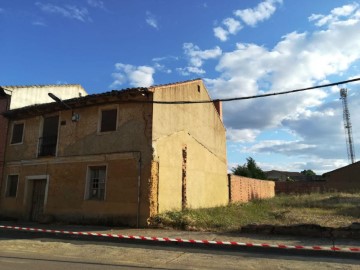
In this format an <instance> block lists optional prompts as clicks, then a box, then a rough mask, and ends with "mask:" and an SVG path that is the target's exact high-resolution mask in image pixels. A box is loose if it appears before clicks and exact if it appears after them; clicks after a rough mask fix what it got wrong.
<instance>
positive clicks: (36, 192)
mask: <svg viewBox="0 0 360 270" xmlns="http://www.w3.org/2000/svg"><path fill="white" fill-rule="evenodd" d="M31 182H32V191H31V193H30V194H31V201H30V221H35V222H36V221H39V219H40V218H41V217H42V216H43V214H44V204H45V193H46V182H47V181H46V179H39V180H32V181H31Z"/></svg>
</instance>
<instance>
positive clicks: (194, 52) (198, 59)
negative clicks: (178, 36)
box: [177, 43, 222, 75]
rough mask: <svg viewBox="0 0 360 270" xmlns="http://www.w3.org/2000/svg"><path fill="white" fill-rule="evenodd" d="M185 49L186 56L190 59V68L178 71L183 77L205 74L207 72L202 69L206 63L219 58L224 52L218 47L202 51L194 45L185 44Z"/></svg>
mask: <svg viewBox="0 0 360 270" xmlns="http://www.w3.org/2000/svg"><path fill="white" fill-rule="evenodd" d="M183 49H184V54H185V56H186V57H187V59H188V62H189V66H188V67H185V68H178V69H177V70H178V71H179V72H180V74H182V75H189V74H190V73H195V74H205V70H204V69H202V68H201V67H202V65H203V63H204V61H205V60H208V59H215V58H218V57H219V56H220V55H221V54H222V51H221V49H220V47H218V46H216V47H215V48H213V49H209V50H203V51H202V50H200V48H199V47H198V46H196V45H194V44H193V43H184V45H183Z"/></svg>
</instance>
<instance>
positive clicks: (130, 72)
mask: <svg viewBox="0 0 360 270" xmlns="http://www.w3.org/2000/svg"><path fill="white" fill-rule="evenodd" d="M115 69H116V72H114V73H113V74H112V77H113V78H114V82H113V83H112V84H111V85H110V87H111V88H116V87H119V86H121V85H123V84H125V83H129V84H130V85H131V86H132V87H148V86H151V85H153V84H154V79H153V75H154V73H155V69H154V68H153V67H149V66H133V65H128V64H122V63H116V64H115Z"/></svg>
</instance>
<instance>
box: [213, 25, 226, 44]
mask: <svg viewBox="0 0 360 270" xmlns="http://www.w3.org/2000/svg"><path fill="white" fill-rule="evenodd" d="M214 35H215V37H217V38H218V39H220V40H221V41H226V40H227V39H228V35H229V32H228V31H226V30H225V29H224V28H222V27H220V26H218V27H215V28H214Z"/></svg>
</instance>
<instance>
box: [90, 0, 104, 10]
mask: <svg viewBox="0 0 360 270" xmlns="http://www.w3.org/2000/svg"><path fill="white" fill-rule="evenodd" d="M87 3H88V5H89V6H91V7H93V8H101V9H105V4H104V2H103V1H101V0H87Z"/></svg>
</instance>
